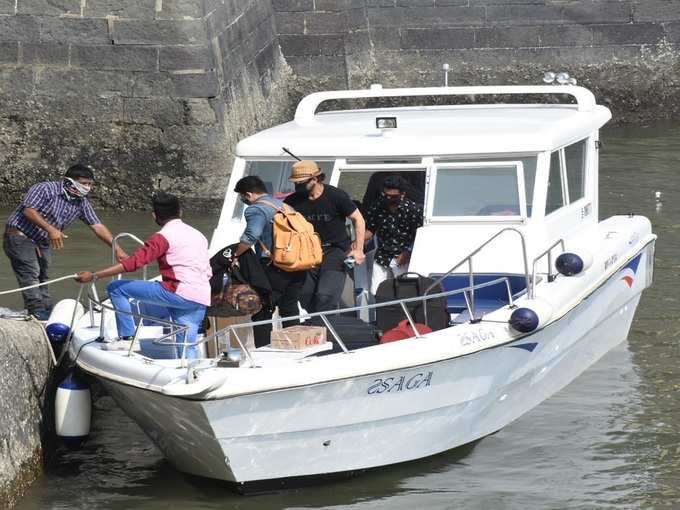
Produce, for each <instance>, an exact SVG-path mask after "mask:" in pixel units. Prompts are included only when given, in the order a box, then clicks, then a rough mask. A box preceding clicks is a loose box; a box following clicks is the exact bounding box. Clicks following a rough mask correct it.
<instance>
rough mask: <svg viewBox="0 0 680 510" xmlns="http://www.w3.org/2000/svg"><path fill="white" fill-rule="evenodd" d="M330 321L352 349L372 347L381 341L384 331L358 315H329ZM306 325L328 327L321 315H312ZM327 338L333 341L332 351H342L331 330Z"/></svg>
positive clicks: (348, 347) (327, 333)
mask: <svg viewBox="0 0 680 510" xmlns="http://www.w3.org/2000/svg"><path fill="white" fill-rule="evenodd" d="M326 318H327V319H328V322H330V323H331V326H333V329H334V330H335V331H336V333H337V334H338V336H339V337H340V340H342V341H343V343H344V344H345V347H347V349H349V350H350V351H351V350H353V349H361V348H362V347H370V346H371V345H378V344H379V343H380V335H382V331H380V330H379V329H378V328H376V327H375V326H374V325H373V324H368V323H366V322H364V321H362V320H361V319H358V318H357V317H346V316H342V315H327V316H326ZM304 324H305V326H307V325H310V326H323V327H326V324H324V322H323V320H322V319H321V317H312V318H311V319H310V320H308V321H305V323H304ZM326 338H327V339H328V341H329V342H333V351H332V352H342V349H341V348H340V346H339V345H338V343H337V342H336V341H335V338H333V335H332V334H331V332H330V331H327V332H326ZM323 354H331V352H324V353H323Z"/></svg>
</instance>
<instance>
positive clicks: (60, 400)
mask: <svg viewBox="0 0 680 510" xmlns="http://www.w3.org/2000/svg"><path fill="white" fill-rule="evenodd" d="M91 415H92V400H91V397H90V388H89V387H88V386H87V384H85V383H84V382H83V381H82V379H79V378H78V377H77V376H76V375H75V374H74V373H73V372H71V373H70V374H69V375H68V376H66V378H65V379H64V380H63V381H62V382H61V383H60V384H59V387H58V388H57V395H56V397H55V402H54V425H55V428H56V432H57V436H59V437H60V438H61V439H62V440H63V441H64V443H66V445H67V446H70V447H76V446H79V445H80V444H81V443H82V442H83V440H85V438H86V437H87V436H88V435H89V434H90V418H91Z"/></svg>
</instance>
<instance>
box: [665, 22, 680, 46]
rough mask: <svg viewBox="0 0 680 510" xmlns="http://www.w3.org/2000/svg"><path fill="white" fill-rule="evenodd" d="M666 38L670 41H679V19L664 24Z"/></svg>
mask: <svg viewBox="0 0 680 510" xmlns="http://www.w3.org/2000/svg"><path fill="white" fill-rule="evenodd" d="M665 28H666V38H667V39H668V40H669V41H670V42H672V43H680V21H671V22H670V23H667V24H666V27H665Z"/></svg>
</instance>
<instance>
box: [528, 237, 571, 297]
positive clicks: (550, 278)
mask: <svg viewBox="0 0 680 510" xmlns="http://www.w3.org/2000/svg"><path fill="white" fill-rule="evenodd" d="M558 244H561V245H562V251H563V252H564V251H566V248H565V246H564V239H562V238H559V239H558V240H557V241H555V242H554V243H552V244H551V245H550V246H549V247H548V248H547V249H546V250H544V251H543V252H541V254H540V255H538V257H536V258H535V259H534V262H533V264H532V265H531V284H532V286H534V287H535V286H536V264H537V263H538V262H539V261H540V260H541V259H542V258H543V257H545V256H546V255H548V281H549V282H551V281H553V276H552V251H553V248H555V246H557V245H558Z"/></svg>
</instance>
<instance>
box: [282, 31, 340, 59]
mask: <svg viewBox="0 0 680 510" xmlns="http://www.w3.org/2000/svg"><path fill="white" fill-rule="evenodd" d="M279 43H280V44H281V50H282V51H283V54H284V56H286V57H288V55H293V56H300V55H342V54H343V53H344V46H345V45H344V41H343V37H342V36H339V35H331V36H321V35H285V36H282V37H279Z"/></svg>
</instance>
